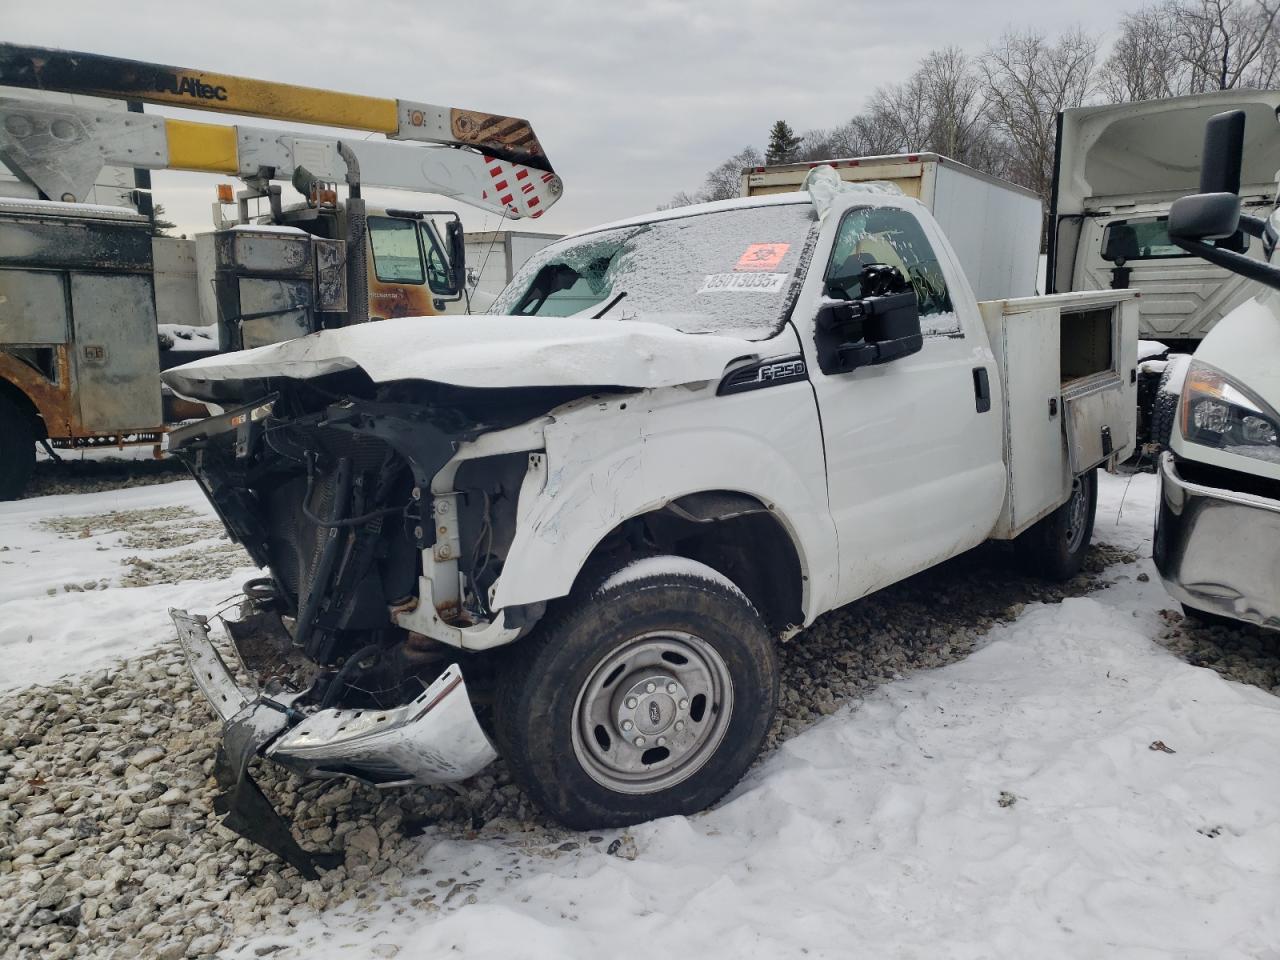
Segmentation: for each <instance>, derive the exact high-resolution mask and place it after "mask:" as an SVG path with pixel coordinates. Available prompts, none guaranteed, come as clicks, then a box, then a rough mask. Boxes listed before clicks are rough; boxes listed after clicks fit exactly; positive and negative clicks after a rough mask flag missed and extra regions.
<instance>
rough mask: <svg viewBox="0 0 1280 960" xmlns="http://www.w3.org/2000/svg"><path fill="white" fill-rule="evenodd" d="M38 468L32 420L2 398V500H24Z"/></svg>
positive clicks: (6, 399) (0, 433) (0, 422)
mask: <svg viewBox="0 0 1280 960" xmlns="http://www.w3.org/2000/svg"><path fill="white" fill-rule="evenodd" d="M35 468H36V434H35V429H34V428H33V426H32V423H31V418H30V417H28V416H27V415H26V412H25V411H23V410H20V409H18V406H17V405H16V404H15V403H14V402H13V401H12V400H10V399H9V398H8V397H5V396H0V500H14V499H16V498H18V497H20V496H22V491H23V490H25V489H26V486H27V481H28V480H30V479H31V474H32V471H34V470H35Z"/></svg>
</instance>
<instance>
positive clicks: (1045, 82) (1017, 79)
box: [979, 29, 1098, 198]
mask: <svg viewBox="0 0 1280 960" xmlns="http://www.w3.org/2000/svg"><path fill="white" fill-rule="evenodd" d="M1097 51H1098V43H1097V40H1096V39H1095V38H1094V37H1092V36H1090V35H1089V34H1086V33H1084V32H1083V31H1082V30H1078V29H1077V30H1072V31H1070V32H1068V33H1066V34H1063V35H1062V36H1061V37H1060V38H1058V40H1057V41H1056V42H1051V41H1049V40H1048V39H1047V38H1046V37H1045V36H1044V35H1043V34H1040V33H1035V32H1033V31H1026V32H1021V33H1018V32H1010V33H1006V34H1005V35H1004V36H1003V37H1001V38H1000V40H999V41H997V42H996V44H995V45H994V46H992V47H991V48H989V49H988V50H987V52H986V53H985V54H984V55H983V57H982V59H981V60H980V61H979V63H980V68H981V70H982V73H983V76H984V78H985V81H986V99H987V116H988V118H989V119H990V121H991V123H992V124H993V126H994V127H995V128H996V129H997V130H998V131H999V132H1000V134H1001V136H1002V137H1003V138H1004V140H1005V141H1007V143H1008V146H1009V151H1010V154H1009V165H1008V168H1007V169H1006V171H1005V175H1006V176H1008V177H1009V178H1010V179H1012V180H1014V181H1016V182H1018V183H1021V184H1023V185H1024V186H1026V187H1029V188H1030V189H1032V190H1034V191H1035V192H1036V193H1038V194H1040V196H1041V197H1046V198H1047V197H1048V195H1049V190H1050V186H1051V182H1052V178H1053V155H1054V141H1055V137H1056V133H1057V117H1058V113H1059V112H1060V111H1061V110H1064V109H1065V108H1067V107H1078V106H1080V105H1081V104H1082V103H1083V102H1084V101H1085V99H1086V98H1087V97H1088V96H1089V94H1090V93H1091V92H1092V90H1093V89H1094V86H1095V77H1094V73H1095V71H1094V64H1095V61H1096V58H1097Z"/></svg>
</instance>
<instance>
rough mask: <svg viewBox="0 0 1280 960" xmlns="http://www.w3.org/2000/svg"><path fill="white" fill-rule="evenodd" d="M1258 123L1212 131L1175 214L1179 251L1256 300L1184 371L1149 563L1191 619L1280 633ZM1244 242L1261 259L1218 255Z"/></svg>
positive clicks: (1270, 282)
mask: <svg viewBox="0 0 1280 960" xmlns="http://www.w3.org/2000/svg"><path fill="white" fill-rule="evenodd" d="M1253 122H1254V118H1253V117H1252V116H1248V117H1247V116H1246V114H1245V113H1244V112H1243V111H1231V112H1226V113H1223V114H1219V115H1218V116H1216V117H1214V118H1213V119H1212V120H1210V121H1209V123H1208V124H1207V125H1206V132H1205V146H1204V153H1203V157H1204V160H1203V163H1204V166H1203V168H1202V170H1201V179H1200V192H1199V193H1198V194H1194V195H1192V196H1188V197H1185V198H1183V199H1180V200H1178V201H1177V202H1175V203H1174V205H1173V208H1172V209H1171V210H1170V213H1169V235H1170V237H1171V238H1172V239H1173V240H1174V242H1176V243H1177V244H1178V245H1179V246H1180V247H1182V248H1183V249H1186V250H1187V251H1189V252H1192V253H1194V254H1196V255H1197V256H1201V257H1204V258H1205V259H1206V260H1209V261H1210V262H1211V263H1214V264H1216V265H1217V266H1219V267H1221V268H1223V269H1225V270H1229V271H1231V272H1232V273H1234V274H1236V275H1237V276H1238V277H1240V278H1241V279H1242V281H1243V282H1245V283H1246V284H1248V290H1249V293H1250V297H1249V299H1247V300H1245V301H1244V302H1243V303H1241V304H1240V305H1239V306H1237V307H1235V309H1233V310H1231V311H1230V312H1229V313H1228V314H1227V315H1226V316H1225V317H1223V318H1222V319H1221V320H1220V321H1219V322H1218V323H1217V325H1216V326H1214V327H1213V329H1211V330H1210V331H1209V332H1208V334H1207V335H1206V336H1205V338H1204V341H1203V342H1202V343H1201V344H1200V346H1199V347H1198V348H1197V350H1196V352H1195V354H1194V356H1193V357H1192V358H1191V361H1190V363H1189V364H1188V365H1187V366H1186V371H1185V376H1184V377H1183V379H1182V387H1181V395H1180V397H1179V399H1178V401H1177V406H1176V408H1175V409H1174V417H1173V424H1172V428H1171V430H1170V438H1169V448H1170V449H1169V450H1168V451H1166V452H1165V453H1164V454H1162V456H1161V459H1160V488H1161V502H1160V508H1159V513H1158V515H1157V519H1156V537H1155V547H1154V554H1155V561H1156V566H1157V567H1158V568H1159V570H1160V575H1161V577H1162V578H1163V580H1164V584H1165V587H1166V588H1167V589H1168V591H1169V592H1170V593H1171V594H1172V595H1173V596H1174V597H1175V598H1176V599H1177V600H1179V601H1181V602H1182V604H1183V607H1184V609H1185V610H1186V611H1187V612H1188V614H1190V615H1192V616H1194V617H1198V618H1206V619H1211V620H1212V619H1214V618H1227V619H1230V620H1235V621H1243V622H1248V623H1252V624H1256V625H1258V626H1262V627H1269V628H1271V629H1280V264H1277V259H1276V245H1277V237H1278V236H1280V210H1278V209H1276V208H1275V207H1274V205H1273V208H1272V210H1271V211H1269V216H1268V217H1267V218H1265V219H1264V218H1262V217H1255V216H1250V215H1248V214H1245V213H1242V212H1241V197H1240V170H1241V161H1242V153H1245V152H1247V146H1245V145H1246V143H1247V142H1249V141H1246V139H1245V133H1246V129H1247V126H1248V124H1251V123H1253ZM1262 122H1265V123H1269V124H1270V125H1271V126H1272V127H1274V126H1275V125H1276V122H1277V121H1276V117H1275V116H1274V115H1273V116H1270V117H1264V118H1262ZM1253 137H1254V139H1256V138H1257V135H1256V134H1255V135H1253ZM1273 179H1274V177H1273ZM1278 199H1280V198H1278ZM1238 233H1243V234H1245V235H1246V236H1248V237H1249V238H1250V239H1251V241H1252V242H1253V244H1254V245H1256V247H1257V248H1258V251H1259V254H1260V255H1261V259H1256V258H1253V257H1247V256H1241V255H1240V254H1238V253H1235V252H1233V251H1232V249H1231V248H1230V246H1228V247H1226V248H1223V247H1222V245H1221V241H1223V240H1224V239H1228V238H1231V237H1233V236H1236V235H1237V234H1238ZM1215 242H1216V244H1215Z"/></svg>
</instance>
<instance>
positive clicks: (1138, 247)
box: [1102, 217, 1249, 263]
mask: <svg viewBox="0 0 1280 960" xmlns="http://www.w3.org/2000/svg"><path fill="white" fill-rule="evenodd" d="M1213 246H1215V247H1225V248H1226V249H1228V250H1235V251H1238V252H1240V253H1243V252H1245V251H1246V250H1248V249H1249V238H1248V236H1247V235H1245V234H1239V235H1237V236H1236V237H1233V238H1231V240H1230V241H1223V240H1215V241H1213ZM1190 256H1192V254H1190V253H1187V251H1185V250H1183V249H1182V248H1181V247H1179V246H1177V245H1176V244H1175V243H1174V242H1173V241H1172V240H1170V239H1169V218H1168V217H1135V218H1131V219H1128V220H1113V221H1112V222H1111V223H1109V224H1107V225H1106V227H1104V228H1103V230H1102V259H1103V260H1107V261H1109V262H1111V263H1118V262H1119V261H1121V260H1123V261H1124V262H1126V263H1128V262H1129V261H1131V260H1168V259H1171V258H1173V257H1190Z"/></svg>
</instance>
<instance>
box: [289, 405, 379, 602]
mask: <svg viewBox="0 0 1280 960" xmlns="http://www.w3.org/2000/svg"><path fill="white" fill-rule="evenodd" d="M291 440H292V441H293V443H294V445H295V448H296V447H301V448H303V449H306V450H310V451H314V452H316V453H317V454H318V457H317V471H316V476H315V481H314V483H313V484H312V489H311V499H310V502H309V503H308V504H307V507H308V509H309V510H310V511H311V513H312V515H314V516H317V517H331V516H333V512H334V500H335V499H336V497H337V495H338V461H339V460H340V459H342V458H344V457H345V458H347V459H350V460H351V467H352V479H353V481H354V479H355V478H357V477H359V476H360V475H361V474H365V475H366V476H367V479H366V483H365V489H366V490H368V491H370V493H372V491H373V490H374V489H375V488H376V486H377V480H378V476H379V471H380V468H381V467H382V465H383V463H384V462H385V460H386V456H387V453H388V451H389V449H390V448H389V447H388V446H387V444H386V443H384V442H383V441H382V440H379V439H378V438H377V437H372V436H369V435H368V434H360V433H350V432H348V431H345V430H333V429H321V428H315V429H308V430H305V431H304V430H298V431H296V432H294V433H293V434H292V436H291ZM306 489H307V481H306V478H305V477H297V478H295V479H293V480H290V481H289V482H288V483H285V484H281V485H280V486H278V487H277V488H276V489H275V490H273V491H271V492H270V493H268V495H267V496H266V498H265V499H266V519H267V526H268V545H267V549H268V553H269V555H270V560H271V568H272V570H274V571H275V573H276V575H277V576H278V577H279V578H280V580H281V581H282V582H283V583H284V584H285V586H286V587H287V588H288V590H289V592H290V593H291V594H292V595H293V596H294V598H295V599H296V600H297V601H298V602H299V603H301V602H302V599H303V598H304V597H306V596H307V595H308V594H309V593H310V592H311V590H312V589H313V588H314V587H315V586H316V584H315V583H314V581H315V576H316V571H317V569H318V567H319V565H320V556H321V554H322V553H323V551H324V545H325V542H326V540H327V539H328V529H327V528H325V527H323V526H320V525H318V524H316V523H313V522H312V521H311V520H309V519H308V518H307V516H306V514H304V513H303V511H302V503H303V498H304V497H305V495H306ZM376 506H379V505H376V504H366V505H365V507H364V509H365V510H370V509H374V508H375V507H376ZM325 587H327V584H322V585H320V588H321V589H324V588H325Z"/></svg>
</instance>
